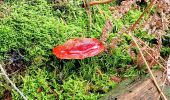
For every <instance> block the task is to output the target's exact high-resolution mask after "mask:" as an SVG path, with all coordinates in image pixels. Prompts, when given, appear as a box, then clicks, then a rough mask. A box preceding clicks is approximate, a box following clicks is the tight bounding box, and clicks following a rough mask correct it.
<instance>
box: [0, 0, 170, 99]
mask: <svg viewBox="0 0 170 100" xmlns="http://www.w3.org/2000/svg"><path fill="white" fill-rule="evenodd" d="M81 4H82V1H81V0H77V1H76V0H68V1H67V2H65V3H63V4H62V3H56V4H54V3H53V2H51V1H49V0H4V2H3V3H2V4H1V5H0V61H1V62H3V63H5V65H6V68H7V69H6V70H7V71H9V72H10V73H9V76H10V79H11V80H12V81H13V82H14V83H15V84H16V85H17V87H18V88H19V89H20V90H21V91H22V92H23V93H24V94H25V95H26V96H27V98H28V99H29V100H35V99H37V100H56V99H61V100H64V99H66V100H70V99H72V100H74V99H75V100H84V99H86V100H96V99H98V98H100V97H102V96H104V95H105V94H106V93H107V92H109V91H110V90H111V89H113V88H114V87H116V85H117V83H115V82H114V81H113V80H111V79H110V78H111V77H112V76H119V77H123V78H131V77H134V76H139V75H143V74H144V73H145V72H144V70H142V69H139V68H136V67H137V66H136V65H135V64H133V61H132V58H131V57H130V55H129V54H128V46H129V40H130V37H129V36H128V35H126V34H125V35H119V34H117V33H118V32H119V31H120V30H121V28H122V27H123V26H125V25H126V26H130V25H131V24H132V23H134V22H135V20H136V19H137V18H138V17H139V16H140V15H141V13H142V11H139V10H130V11H129V12H128V13H127V14H126V15H125V16H123V17H122V18H121V19H119V20H114V19H112V20H113V31H112V32H111V33H110V36H109V38H108V40H107V42H108V43H109V42H110V41H111V39H112V38H114V37H116V36H117V35H119V37H120V38H121V40H122V41H123V42H121V43H120V44H118V46H117V47H116V48H113V49H109V50H108V51H105V52H104V53H101V54H99V55H97V56H95V57H91V58H86V59H83V60H59V59H57V58H56V57H55V56H54V55H53V54H52V48H53V47H54V46H56V45H59V44H62V43H64V42H65V41H67V40H68V39H71V38H75V37H93V38H98V39H101V33H102V28H103V27H104V25H105V22H106V19H107V18H112V17H111V12H110V10H108V7H110V6H115V5H116V3H114V2H112V3H110V4H105V5H99V8H100V9H101V10H102V11H104V12H105V15H102V14H100V12H99V9H97V8H96V7H95V6H94V7H92V10H91V16H92V25H91V27H90V24H89V17H88V15H87V13H86V10H85V9H84V8H82V7H81ZM139 32H140V34H139V35H138V31H137V36H139V37H141V38H143V39H145V40H147V41H149V40H151V39H152V38H153V37H152V36H149V35H148V34H146V32H143V31H139ZM164 49H165V50H164V51H165V52H162V53H163V54H164V55H165V56H166V54H167V53H166V52H169V49H168V48H164ZM11 64H13V65H11ZM18 64H19V65H18ZM7 65H8V66H7ZM11 66H12V67H11ZM9 67H10V69H8V68H9ZM15 67H16V68H15ZM0 80H2V81H1V82H0V98H3V93H4V90H11V91H12V98H13V99H14V100H19V99H21V96H20V95H19V94H18V93H17V92H16V91H15V90H13V89H12V88H11V87H10V86H8V84H7V83H6V82H5V81H4V80H3V78H2V77H0Z"/></svg>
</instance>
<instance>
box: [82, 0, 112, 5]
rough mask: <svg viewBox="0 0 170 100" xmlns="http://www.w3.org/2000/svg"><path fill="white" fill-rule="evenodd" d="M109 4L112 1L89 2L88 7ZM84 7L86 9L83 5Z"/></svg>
mask: <svg viewBox="0 0 170 100" xmlns="http://www.w3.org/2000/svg"><path fill="white" fill-rule="evenodd" d="M110 2H112V0H103V1H91V2H89V6H94V5H99V4H106V3H110ZM84 7H88V5H87V4H85V5H84Z"/></svg>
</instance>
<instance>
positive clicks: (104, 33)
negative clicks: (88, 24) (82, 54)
mask: <svg viewBox="0 0 170 100" xmlns="http://www.w3.org/2000/svg"><path fill="white" fill-rule="evenodd" d="M112 28H113V27H112V21H111V20H106V24H105V26H104V28H103V30H102V42H105V41H106V40H107V38H108V36H109V35H108V33H110V32H111V31H112Z"/></svg>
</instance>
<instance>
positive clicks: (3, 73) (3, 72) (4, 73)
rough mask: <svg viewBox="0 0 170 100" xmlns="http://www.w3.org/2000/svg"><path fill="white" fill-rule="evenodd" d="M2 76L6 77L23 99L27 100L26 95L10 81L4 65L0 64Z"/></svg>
mask: <svg viewBox="0 0 170 100" xmlns="http://www.w3.org/2000/svg"><path fill="white" fill-rule="evenodd" d="M0 69H1V72H2V73H1V74H2V75H4V76H5V79H6V80H7V81H8V82H9V83H10V84H11V85H12V87H13V88H14V89H15V90H16V91H17V92H18V93H19V94H20V95H21V96H22V97H23V99H24V100H27V98H26V97H25V96H24V94H23V93H22V92H21V91H20V90H19V89H18V88H17V87H16V85H15V84H14V83H13V82H12V81H11V80H10V79H9V77H8V75H7V74H6V72H5V70H4V69H3V67H2V65H1V64H0Z"/></svg>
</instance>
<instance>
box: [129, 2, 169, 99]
mask: <svg viewBox="0 0 170 100" xmlns="http://www.w3.org/2000/svg"><path fill="white" fill-rule="evenodd" d="M155 1H156V0H152V1H151V3H150V4H149V5H148V6H147V8H146V9H145V10H144V12H143V13H142V15H141V16H140V17H139V18H138V19H137V21H136V22H135V23H134V24H133V25H132V27H131V28H130V29H129V30H128V34H129V35H130V36H131V38H132V40H133V41H134V43H135V45H136V47H137V48H138V50H139V53H140V54H141V56H142V59H143V61H144V62H145V65H146V67H147V69H148V71H149V73H150V75H151V78H152V79H153V82H154V84H155V85H156V87H157V89H158V91H159V92H160V94H161V95H162V97H163V98H164V100H168V99H167V98H166V96H165V94H164V93H163V92H162V90H161V88H160V87H159V85H158V82H157V81H156V78H155V76H154V75H153V73H152V71H151V69H150V66H149V64H148V63H147V61H146V59H145V57H144V55H143V53H142V50H141V48H140V47H139V45H138V43H137V40H136V38H135V37H134V36H133V34H132V33H131V32H132V31H133V30H134V29H135V27H136V25H137V24H138V23H139V21H140V20H141V18H142V17H143V16H144V14H145V13H146V12H147V11H148V10H149V9H150V8H151V7H152V6H153V4H154V2H155Z"/></svg>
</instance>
